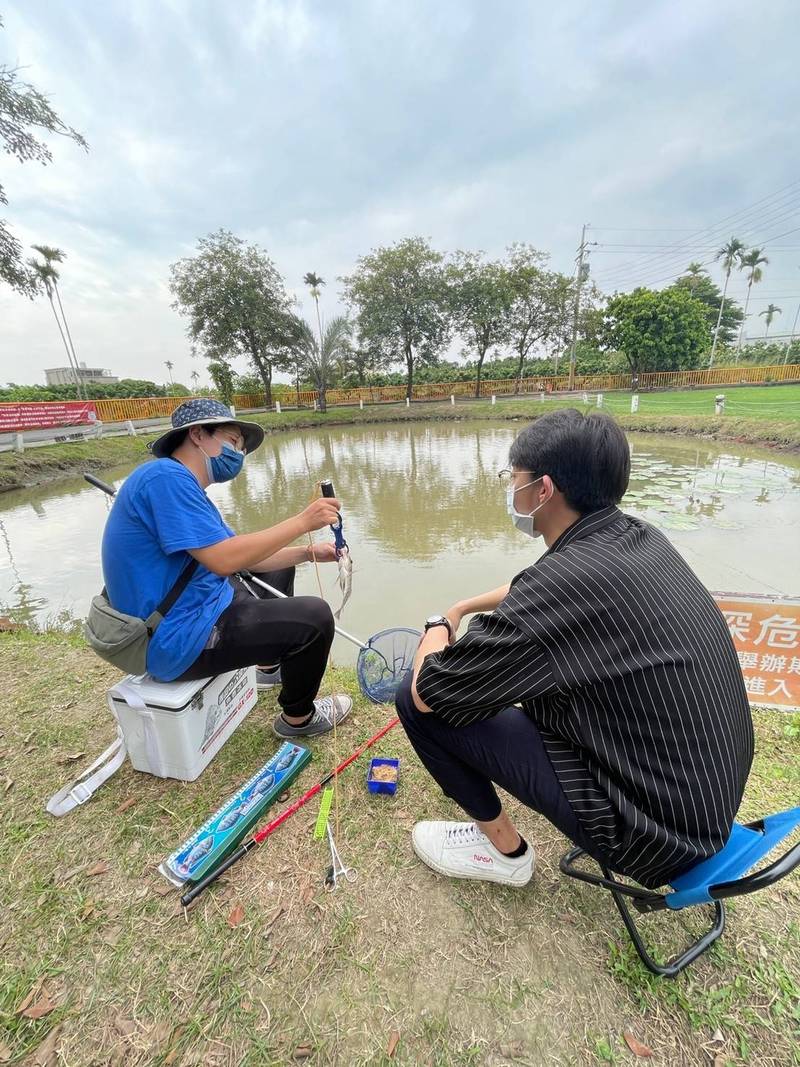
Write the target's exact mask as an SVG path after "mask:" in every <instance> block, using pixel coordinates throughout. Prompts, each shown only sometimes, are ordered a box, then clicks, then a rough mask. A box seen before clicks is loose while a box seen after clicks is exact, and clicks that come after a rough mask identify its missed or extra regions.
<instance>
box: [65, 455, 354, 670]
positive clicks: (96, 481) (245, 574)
mask: <svg viewBox="0 0 800 1067" xmlns="http://www.w3.org/2000/svg"><path fill="white" fill-rule="evenodd" d="M83 477H84V479H85V480H86V481H87V482H88V483H89V485H93V486H94V487H95V489H101V490H102V491H103V492H104V493H107V494H108V496H116V495H117V491H116V489H115V488H114V486H113V485H109V484H108V482H104V481H103V480H102V478H96V477H95V476H94V475H93V474H84V476H83ZM236 573H237V574H238V575H239V577H240V578H241V579H242V580H243V581H245V582H247V581H252V582H255V583H256V585H260V586H261V587H262V588H263V589H266V590H267V592H269V593H272V595H273V596H277V597H281V598H282V599H283V600H288V599H289V597H288V595H287V594H286V593H282V592H281V591H280V589H276V588H275V586H273V585H269V584H268V583H267V582H265V581H264V580H263V579H261V578H258V577H257V576H256V575H255V574H253V573H252V571H246V570H240V571H237V572H236ZM334 629H335V630H336V633H337V634H338V635H339V636H340V637H343V638H344V639H345V640H346V641H349V642H350V643H351V644H353V645H355V646H356V648H359V649H369V648H370V647H371V646H370V645H368V644H367V642H366V641H362V640H361V638H359V637H356V636H355V635H354V634H350V633H348V632H347V630H342V629H341V627H339V626H334Z"/></svg>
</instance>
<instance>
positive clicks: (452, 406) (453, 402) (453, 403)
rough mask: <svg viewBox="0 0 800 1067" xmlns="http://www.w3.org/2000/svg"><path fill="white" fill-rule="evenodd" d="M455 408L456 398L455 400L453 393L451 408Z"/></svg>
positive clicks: (451, 395)
mask: <svg viewBox="0 0 800 1067" xmlns="http://www.w3.org/2000/svg"><path fill="white" fill-rule="evenodd" d="M455 406H456V398H455V395H454V394H453V393H451V394H450V407H451V408H454V407H455Z"/></svg>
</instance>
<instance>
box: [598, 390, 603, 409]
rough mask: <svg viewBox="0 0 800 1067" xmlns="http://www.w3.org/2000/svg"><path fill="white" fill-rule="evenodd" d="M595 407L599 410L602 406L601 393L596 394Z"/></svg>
mask: <svg viewBox="0 0 800 1067" xmlns="http://www.w3.org/2000/svg"><path fill="white" fill-rule="evenodd" d="M597 406H598V407H599V408H601V407H602V406H603V394H602V393H598V394H597Z"/></svg>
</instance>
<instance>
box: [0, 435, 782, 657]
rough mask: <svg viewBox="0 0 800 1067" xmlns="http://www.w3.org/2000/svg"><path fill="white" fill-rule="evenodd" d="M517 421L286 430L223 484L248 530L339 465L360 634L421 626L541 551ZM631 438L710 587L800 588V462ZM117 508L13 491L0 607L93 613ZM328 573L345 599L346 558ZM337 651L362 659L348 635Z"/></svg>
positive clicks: (230, 506) (3, 530)
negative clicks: (521, 478)
mask: <svg viewBox="0 0 800 1067" xmlns="http://www.w3.org/2000/svg"><path fill="white" fill-rule="evenodd" d="M515 432H516V429H515V426H514V425H513V424H509V423H507V422H506V423H502V424H498V425H493V424H491V423H485V422H481V423H475V424H470V423H460V424H451V423H432V424H429V425H419V424H415V425H412V426H404V427H394V426H385V427H381V426H377V427H373V426H371V427H364V428H360V427H343V428H331V429H329V430H325V431H323V432H312V431H304V432H302V433H295V434H281V435H275V436H274V437H271V438H270V437H268V438H267V440H266V442H265V444H264V446H263V447H262V448H261V449H260V450H259V452H257V453H255V454H254V455H253V456H251V457H249V458H248V460H247V464H246V467H245V472H244V474H243V475H242V476H240V477H239V478H237V479H236V481H235V482H233V483H230V484H229V485H226V486H213V487H212V488H211V490H210V495H211V496H212V498H213V499H214V501H215V502H216V503H217V504H218V506H219V507H220V509H221V511H222V513H223V515H224V516H225V518H226V519H227V521H228V522H229V523H230V525H231V526H232V527H233V528H234V529H236V530H239V531H241V532H245V531H248V530H253V529H257V528H260V527H263V526H267V525H269V524H271V523H273V522H275V521H277V520H278V519H280V518H283V517H285V516H286V515H288V514H290V513H291V512H294V511H298V510H300V509H301V508H302V507H303V506H304V505H305V504H306V503H307V501H308V500H309V498H310V496H311V493H312V486H313V483H314V482H315V481H316V480H317V479H319V478H321V477H326V476H327V477H331V478H332V479H333V482H334V486H335V488H336V492H337V495H338V496H339V497H340V499H341V500H342V501H343V502H344V506H345V512H344V517H345V533H346V536H347V539H348V541H349V543H350V546H351V551H352V556H353V559H354V563H355V573H354V576H353V595H352V599H351V601H350V603H349V604H348V605H347V607H346V608H345V612H344V615H343V618H342V625H343V626H345V627H346V628H347V629H348V630H350V631H352V632H353V633H355V634H358V635H360V636H362V637H364V636H367V635H369V634H372V633H374V632H375V631H377V630H379V629H381V628H384V627H386V626H392V625H412V626H419V625H420V623H421V620H423V619H424V618H425V616H426V615H428V614H430V613H432V612H435V611H443V610H444V609H446V608H447V607H448V606H449V605H450V604H451V603H453V602H454V601H455V600H457V599H459V598H460V597H462V596H467V595H470V594H472V593H476V592H480V591H482V590H484V589H490V588H492V587H493V586H496V585H499V584H500V583H501V582H503V581H506V580H508V579H509V578H510V577H511V576H513V575H514V574H515V573H516V572H517V571H519V570H521V569H522V568H523V567H525V566H527V565H528V564H529V563H530V562H532V560H533V559H535V558H536V556H537V555H539V554H540V552H542V551H543V550H544V546H543V545H542V544H541V542H536V543H535V542H532V541H531V540H530V539H528V538H526V537H525V536H523V535H522V534H520V533H518V532H517V531H516V530H515V529H514V527H513V526H512V525H511V521H510V519H509V517H508V515H507V514H506V510H505V499H504V495H503V492H502V490H501V487H500V485H499V483H498V479H497V471H498V470H499V469H500V468H501V467H503V466H504V465H505V463H506V461H507V456H508V448H509V445H510V443H511V441H512V440H513V437H514V434H515ZM630 440H631V448H632V454H633V472H632V477H631V484H630V490H629V492H628V495H627V496H626V498H625V500H624V501H623V505H622V506H623V509H624V510H627V511H629V512H631V513H634V514H636V515H639V516H641V517H642V518H645V519H647V520H648V521H649V522H652V523H654V524H655V525H656V526H659V527H660V528H661V529H663V530H664V532H665V533H666V534H667V536H668V537H669V538H670V539H671V540H672V541H673V542H674V544H675V545H676V546H677V548H678V549H679V551H680V552H681V553H682V554H683V556H684V557H685V558H686V560H687V561H688V562H689V564H690V565H691V566H692V567H693V568H694V569H695V571H696V572H697V573H698V574H699V575H700V577H701V578H702V580H703V581H704V582H705V583H706V585H707V586H708V587H709V588H710V589H713V590H725V591H728V592H740V593H784V594H795V595H797V594H800V459H798V458H796V457H785V456H777V455H770V454H767V453H764V452H761V451H758V450H754V449H748V448H747V447H746V446H742V447H739V446H735V447H733V446H729V445H724V446H723V445H718V444H714V443H711V442H707V441H702V440H699V439H695V438H673V437H668V438H667V437H657V436H654V435H650V434H647V435H641V436H636V435H631V438H630ZM127 473H128V470H127V469H123V470H120V471H115V472H111V475H109V476H108V480H109V481H113V482H114V484H117V485H119V484H120V483H121V481H122V480H123V478H124V477H125V475H126V474H127ZM107 506H108V504H107V500H106V498H105V497H104V496H103V494H102V493H100V492H99V491H98V490H97V489H93V488H90V487H89V486H87V485H86V483H85V482H83V481H82V480H80V479H76V480H74V481H70V482H60V483H59V484H58V485H57V486H55V487H50V488H48V487H39V488H37V489H32V490H26V491H19V492H13V493H6V494H3V495H2V496H0V614H4V615H11V616H12V618H15V619H18V620H20V621H24V622H34V623H38V624H40V625H41V624H44V623H48V622H49V623H52V622H54V621H57V620H58V619H59V618H60V619H66V618H69V617H81V616H83V615H84V614H85V612H86V609H87V606H88V603H89V600H90V598H91V596H92V595H93V594H94V593H95V592H96V591H97V590H98V589H99V588H100V586H101V584H102V578H101V575H100V555H99V549H100V536H101V531H102V528H103V523H104V520H105V517H106V513H107ZM320 575H321V579H322V583H323V591H324V593H325V595H326V597H327V598H328V599H329V600H330V601H331V603H332V604H333V605H334V606H338V603H339V596H338V590H337V588H336V584H335V567H334V566H333V565H330V564H329V565H326V566H323V567H321V568H320ZM297 591H298V592H304V593H316V592H317V591H318V587H317V579H316V575H315V573H314V570H313V568H312V567H309V566H306V567H303V568H301V569H300V571H299V575H298V582H297ZM335 650H336V658H337V659H338V660H340V661H348V660H350V659H351V650H350V646H348V645H347V644H346V643H344V642H337V643H336V645H335Z"/></svg>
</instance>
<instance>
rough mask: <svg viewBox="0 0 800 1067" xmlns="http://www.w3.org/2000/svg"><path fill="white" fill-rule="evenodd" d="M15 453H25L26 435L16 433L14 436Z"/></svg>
mask: <svg viewBox="0 0 800 1067" xmlns="http://www.w3.org/2000/svg"><path fill="white" fill-rule="evenodd" d="M14 451H15V452H24V451H25V435H24V434H21V433H15V434H14Z"/></svg>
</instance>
